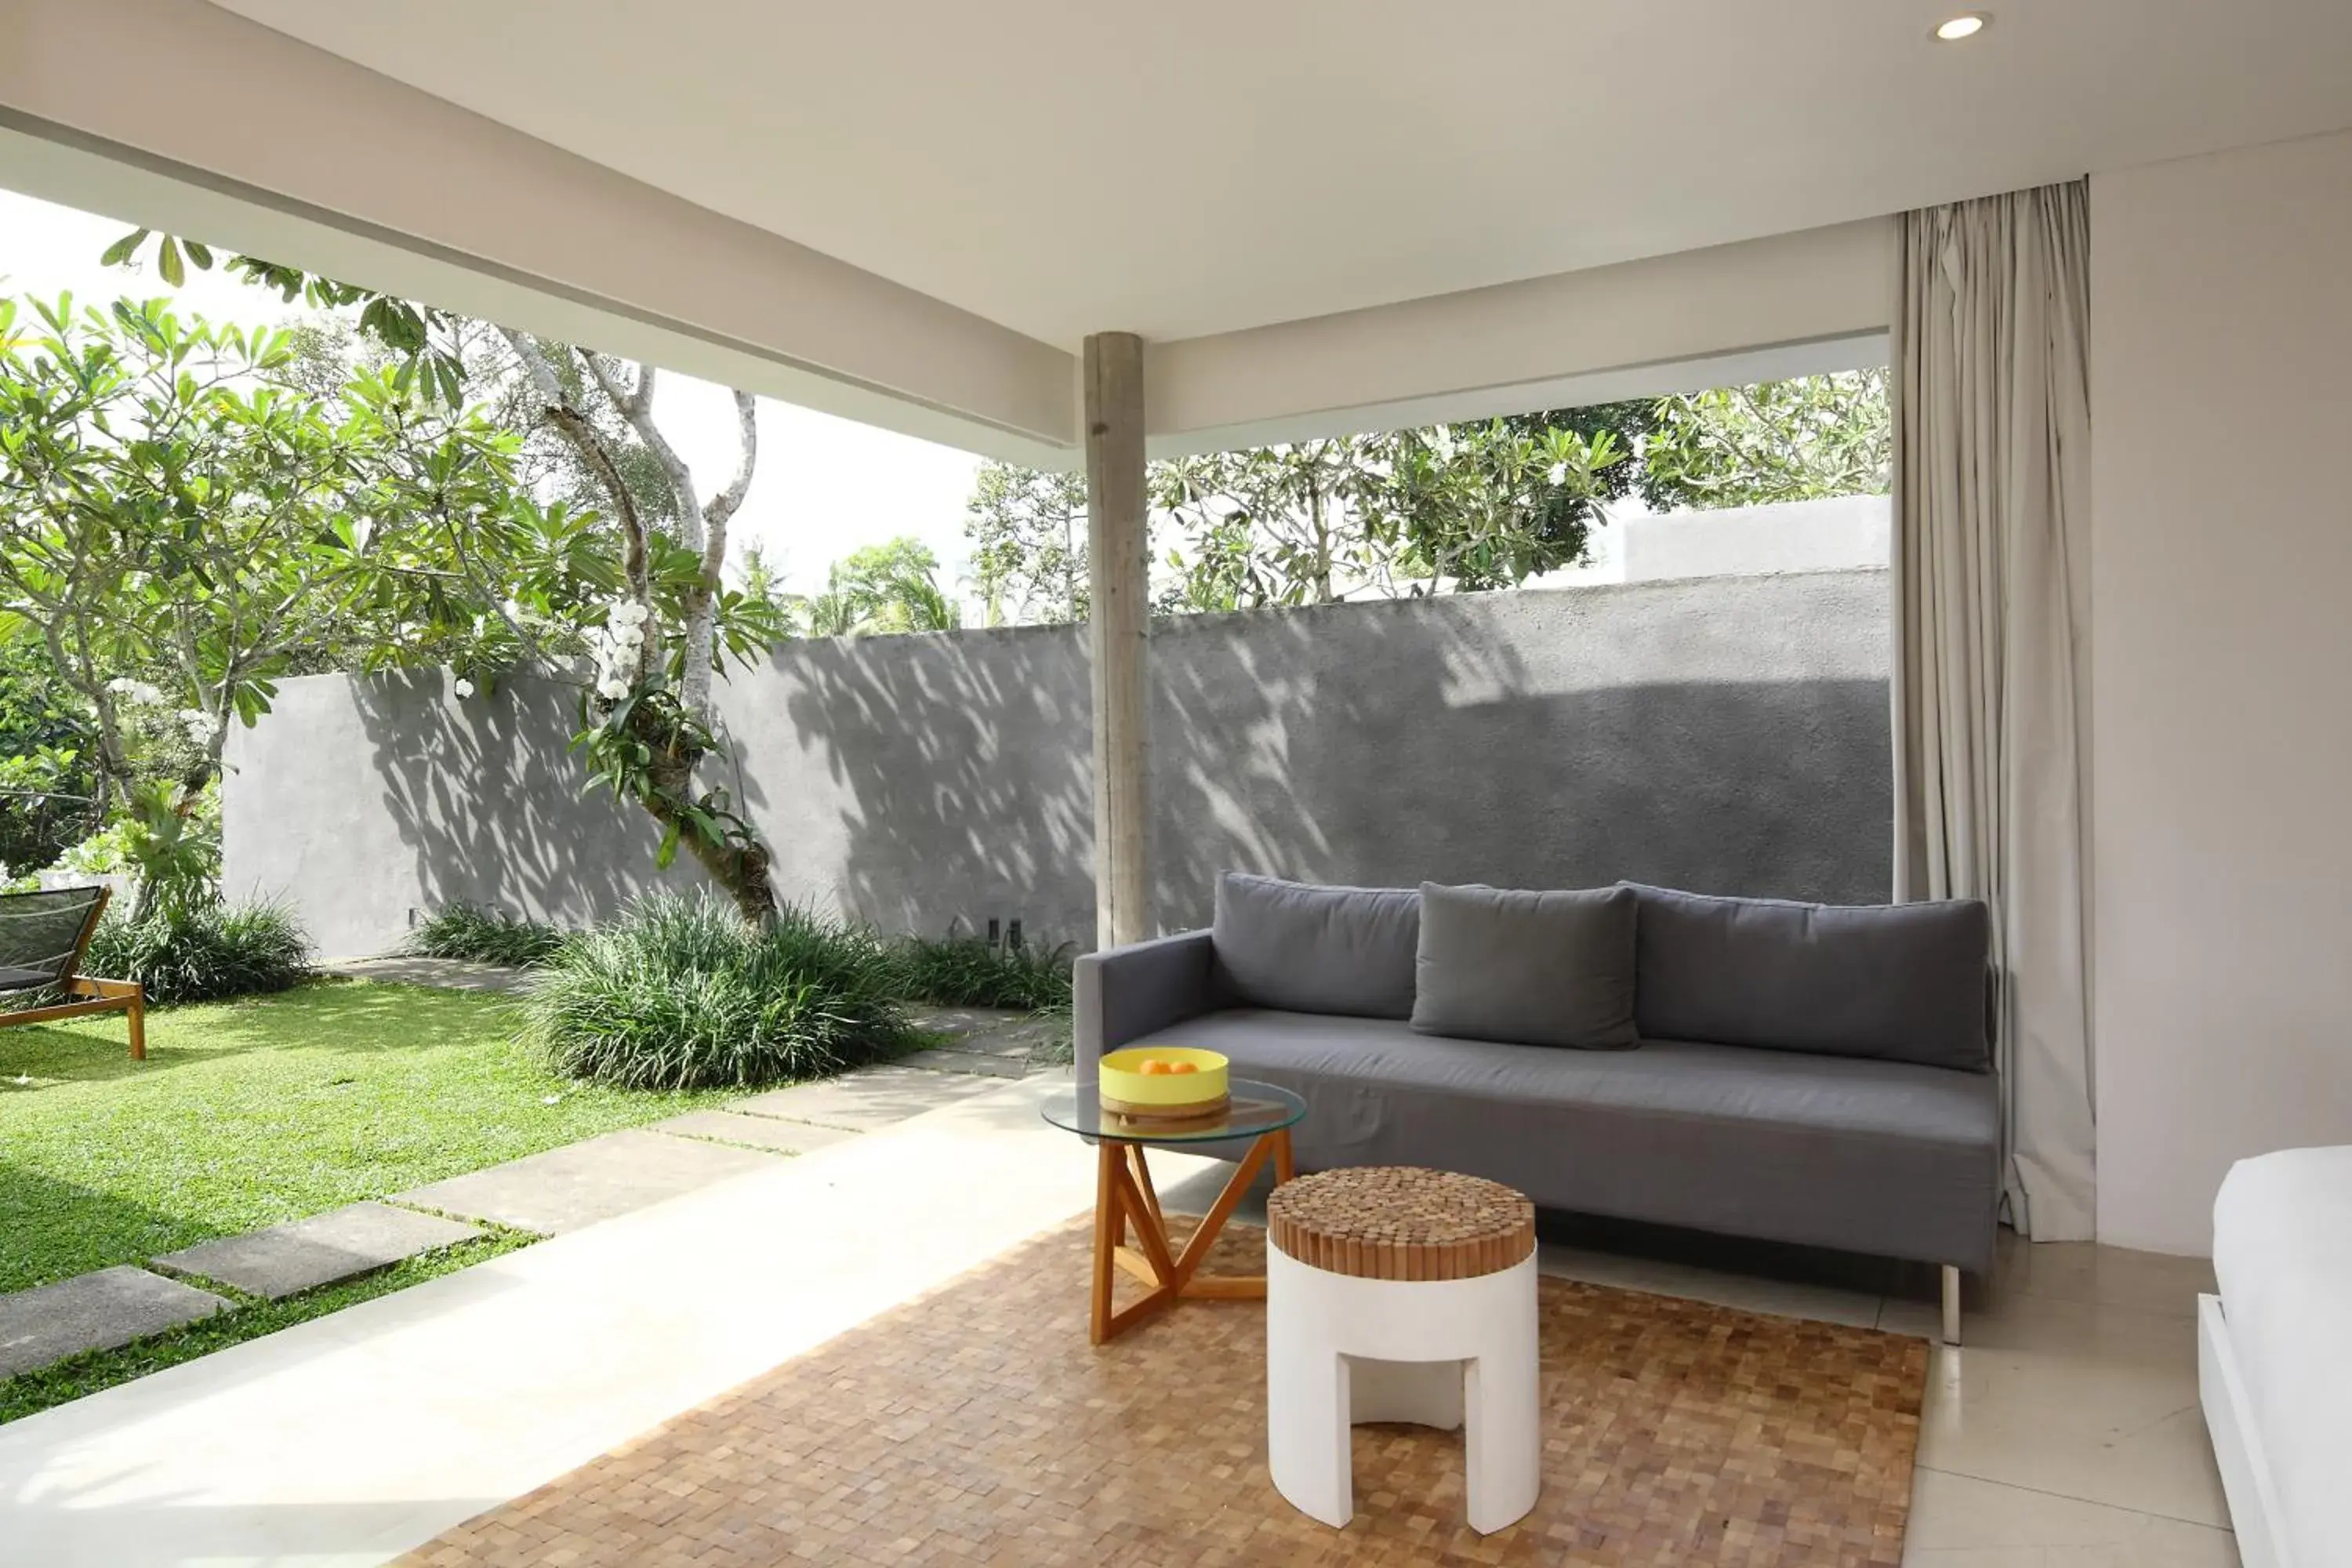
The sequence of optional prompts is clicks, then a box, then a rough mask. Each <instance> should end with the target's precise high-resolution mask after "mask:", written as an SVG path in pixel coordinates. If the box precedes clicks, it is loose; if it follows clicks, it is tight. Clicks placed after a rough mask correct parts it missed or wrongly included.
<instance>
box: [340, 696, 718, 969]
mask: <svg viewBox="0 0 2352 1568" xmlns="http://www.w3.org/2000/svg"><path fill="white" fill-rule="evenodd" d="M351 700H352V706H353V709H354V710H355V711H356V713H357V716H358V719H359V724H360V729H361V731H362V734H363V735H364V736H365V737H366V741H367V744H368V747H369V754H370V760H371V762H372V763H373V774H374V778H375V781H376V784H377V787H378V788H379V790H380V791H381V798H382V806H383V812H384V814H385V816H387V817H388V818H389V819H390V821H391V822H392V824H393V825H394V828H395V830H396V832H397V834H398V837H399V839H400V842H401V844H402V845H403V846H404V848H405V849H406V851H407V853H408V856H409V858H410V861H411V864H412V866H413V868H414V882H413V887H414V889H415V900H416V905H417V907H420V908H424V909H427V910H431V909H438V908H443V907H446V906H447V905H449V904H453V903H459V902H465V903H473V904H478V905H482V906H485V907H488V908H493V909H499V910H507V911H509V912H510V913H516V914H524V915H529V916H530V917H532V918H534V919H539V920H545V921H553V922H555V923H556V924H558V925H562V926H566V927H578V926H584V925H587V924H590V923H592V922H593V921H597V920H601V919H603V918H604V917H606V916H609V915H611V914H612V913H613V912H614V910H618V909H619V908H620V907H621V906H622V905H623V904H625V903H626V902H627V901H628V900H630V899H631V898H633V897H635V895H636V894H638V893H640V892H643V891H645V890H646V889H649V888H652V887H656V886H660V885H664V884H667V885H673V886H677V887H688V888H690V887H693V886H696V885H698V882H699V881H700V880H701V878H700V876H699V874H698V873H697V872H695V871H693V870H692V869H691V868H690V867H689V866H688V865H687V864H685V863H684V862H685V857H684V856H680V862H681V864H679V865H677V866H674V867H673V868H671V870H670V871H669V872H668V873H667V874H665V873H663V872H662V871H660V870H659V869H658V868H656V865H655V863H654V851H655V848H656V845H657V843H658V841H659V834H658V831H657V830H656V828H655V827H654V826H653V825H652V823H651V821H650V819H648V818H646V817H645V816H641V815H640V814H639V813H637V811H636V810H635V808H634V807H632V806H629V805H624V804H621V803H617V802H615V801H614V800H613V799H612V797H611V796H610V795H608V794H604V793H602V792H598V793H594V794H590V795H584V796H583V794H582V788H583V785H584V784H586V783H587V773H586V770H585V769H584V767H583V765H582V763H581V762H580V760H579V759H578V758H577V757H575V756H573V755H572V753H571V751H570V739H571V735H572V729H573V726H574V722H575V719H576V709H575V706H574V703H575V698H574V695H573V689H572V687H571V686H570V685H568V684H566V683H563V682H561V681H557V680H552V679H546V678H544V677H535V676H529V675H515V676H509V677H507V678H505V679H501V680H500V681H499V689H498V690H497V692H496V693H495V694H492V695H487V696H481V697H477V698H474V699H470V700H465V701H458V700H455V699H454V698H452V697H451V696H450V695H449V694H448V692H447V689H446V677H445V676H444V674H443V673H442V672H440V671H436V670H426V671H415V672H404V673H396V674H390V675H384V676H380V677H373V678H369V679H354V680H352V683H351ZM405 912H406V911H405V910H402V911H400V922H399V923H404V921H405Z"/></svg>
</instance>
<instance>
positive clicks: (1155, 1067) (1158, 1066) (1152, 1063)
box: [1135, 1057, 1175, 1078]
mask: <svg viewBox="0 0 2352 1568" xmlns="http://www.w3.org/2000/svg"><path fill="white" fill-rule="evenodd" d="M1135 1070H1136V1071H1138V1072H1139V1073H1141V1074H1142V1075H1143V1076H1144V1077H1146V1078H1159V1077H1160V1076H1162V1075H1163V1074H1166V1073H1170V1072H1173V1071H1174V1070H1175V1068H1171V1067H1170V1066H1169V1065H1168V1063H1167V1062H1166V1061H1165V1060H1163V1059H1162V1058H1159V1057H1146V1058H1143V1065H1142V1066H1141V1067H1139V1068H1136V1069H1135Z"/></svg>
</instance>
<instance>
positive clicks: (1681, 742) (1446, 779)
mask: <svg viewBox="0 0 2352 1568" xmlns="http://www.w3.org/2000/svg"><path fill="white" fill-rule="evenodd" d="M1884 594H1885V576H1884V574H1881V573H1855V574H1834V575H1825V576H1822V577H1818V578H1812V579H1782V580H1777V581H1759V582H1752V583H1748V584H1727V583H1723V582H1712V583H1706V584H1661V585H1655V586H1643V587H1637V588H1631V589H1611V590H1598V591H1596V590H1584V591H1581V592H1568V593H1556V594H1542V593H1537V594H1517V595H1481V596H1476V597H1473V598H1456V599H1446V600H1423V601H1413V602H1406V603H1402V604H1387V605H1334V606H1326V607H1321V608H1316V609H1308V610H1291V611H1281V612H1262V613H1255V614H1248V615H1240V616H1204V617H1198V618H1188V619H1183V620H1177V621H1167V622H1161V623H1160V624H1159V625H1158V626H1156V627H1155V629H1154V637H1153V646H1152V656H1151V657H1152V667H1151V668H1152V676H1151V679H1152V690H1153V709H1152V779H1151V789H1152V816H1153V819H1154V854H1155V857H1156V859H1155V873H1156V895H1157V899H1158V915H1159V919H1160V924H1161V925H1162V926H1163V927H1164V928H1166V929H1171V930H1174V929H1180V928H1182V927H1185V926H1189V925H1195V924H1199V923H1202V922H1203V921H1206V919H1207V917H1208V913H1209V909H1210V902H1211V894H1212V890H1213V886H1214V881H1215V877H1216V873H1217V872H1218V871H1220V870H1222V869H1225V868H1245V869H1255V870H1262V871H1267V872H1273V873H1276V874H1281V875H1287V876H1295V877H1301V878H1307V879H1314V880H1320V881H1332V882H1348V881H1354V882H1364V883H1372V884H1381V885H1389V884H1410V883H1412V882H1416V881H1419V880H1420V879H1423V878H1427V879H1432V880H1451V881H1466V880H1479V879H1483V880H1490V881H1494V882H1496V883H1499V884H1503V885H1508V886H1539V887H1540V886H1591V885H1594V884H1599V883H1606V882H1609V881H1612V880H1615V879H1618V878H1621V877H1623V878H1633V879H1643V880H1654V881H1659V882H1665V883H1671V884H1674V885H1676V886H1681V887H1688V888H1695V889H1705V890H1709V891H1721V892H1738V893H1755V894H1766V895H1773V896H1780V897H1789V898H1801V899H1821V900H1834V901H1856V902H1863V901H1873V900H1883V899H1884V898H1885V897H1886V896H1887V889H1888V885H1889V881H1890V874H1891V872H1890V848H1889V833H1888V829H1887V823H1888V822H1889V820H1890V816H1889V814H1890V811H1891V799H1892V795H1891V783H1890V777H1889V766H1888V752H1887V745H1888V730H1887V714H1886V684H1885V625H1886V623H1885V603H1884ZM1082 637H1083V632H1082V629H1081V628H1076V627H1055V628H1039V629H1030V630H1021V631H998V632H988V633H965V634H960V635H955V636H935V637H894V638H873V639H866V640H865V641H861V642H856V643H819V644H807V645H800V646H796V647H793V648H790V649H787V650H785V651H784V653H783V654H782V656H780V658H779V660H778V664H777V669H776V673H777V675H778V677H779V678H780V679H782V680H783V682H784V683H785V686H786V688H787V690H788V695H787V696H786V698H785V700H784V706H785V710H786V711H787V712H788V713H789V715H790V716H791V719H792V721H793V722H792V724H791V725H790V726H789V729H790V731H792V733H791V734H790V735H789V736H778V735H776V734H774V733H772V729H773V728H774V727H772V726H763V725H761V724H759V723H757V722H756V721H753V720H752V719H751V716H749V715H744V714H741V713H740V710H738V717H739V722H738V724H737V726H736V728H737V729H738V730H739V731H742V732H746V733H757V734H758V735H759V737H760V738H759V739H758V740H757V741H756V742H754V747H755V750H754V752H752V753H747V760H748V761H749V763H750V765H751V771H752V772H753V773H755V774H757V775H758V776H761V777H762V778H767V779H771V780H783V779H788V778H793V777H795V776H799V777H806V776H807V773H808V771H810V770H813V769H814V768H815V767H817V766H822V767H823V769H824V775H825V782H826V784H828V785H829V789H828V791H827V792H826V799H825V800H824V806H823V809H822V811H821V812H817V811H812V812H806V813H803V815H801V816H797V817H795V816H793V815H792V808H791V807H789V806H786V805H783V804H782V802H781V801H780V802H779V805H778V808H777V809H778V813H779V814H780V815H774V816H772V817H771V819H770V820H769V821H768V822H766V823H765V824H763V825H764V826H768V827H769V828H770V831H771V833H772V836H773V838H774V841H775V842H776V843H777V845H778V847H779V851H780V857H779V858H780V868H782V875H783V876H785V877H786V878H787V879H789V878H790V877H791V876H792V875H793V869H792V868H793V867H795V866H796V865H797V866H804V867H806V868H809V869H810V870H811V871H812V872H813V874H814V875H815V876H818V877H822V876H824V874H825V873H824V868H825V867H826V865H827V863H828V861H831V862H832V863H833V864H835V865H837V867H838V871H837V875H836V876H835V879H834V880H833V881H832V883H831V884H830V887H829V888H826V889H822V890H823V891H829V892H832V893H834V894H835V895H837V896H838V898H839V899H840V900H841V902H842V903H843V904H844V905H845V907H846V908H847V909H848V910H851V911H852V912H855V913H856V914H858V915H860V916H862V917H864V918H866V919H868V920H871V921H875V922H876V923H877V924H880V925H882V926H885V927H887V928H892V929H912V930H923V931H941V930H945V929H946V928H947V925H948V923H949V921H950V920H951V919H953V918H956V917H959V916H960V917H961V918H962V919H963V920H966V921H971V923H972V924H973V925H975V926H978V925H981V924H982V923H983V922H984V921H986V920H987V919H988V918H990V917H992V916H995V917H1000V918H1015V917H1017V918H1021V919H1023V920H1024V921H1025V922H1026V924H1027V927H1028V929H1029V930H1030V931H1033V932H1035V933H1037V934H1038V935H1039V936H1040V937H1041V938H1043V939H1045V940H1048V941H1058V940H1064V939H1067V940H1072V941H1076V942H1078V943H1079V944H1080V945H1082V946H1084V945H1089V944H1090V939H1091V935H1092V929H1093V918H1094V917H1093V881H1092V875H1091V854H1092V764H1091V759H1090V754H1089V736H1090V723H1091V720H1090V706H1089V698H1088V691H1087V658H1086V652H1085V647H1084V643H1083V640H1082ZM733 706H734V704H733V703H732V701H731V700H730V708H733ZM780 747H790V748H793V749H794V751H795V752H796V754H795V755H787V754H785V753H784V752H782V751H781V750H779V749H778V748H780ZM795 769H799V770H802V771H801V772H800V773H795ZM780 793H781V792H780ZM828 844H833V845H837V852H836V853H837V859H836V858H835V856H834V855H833V854H829V853H828V850H827V845H828ZM788 890H790V889H788ZM820 890H821V889H818V888H816V887H814V886H812V887H811V888H810V889H808V892H809V893H811V894H814V893H817V892H819V891H820Z"/></svg>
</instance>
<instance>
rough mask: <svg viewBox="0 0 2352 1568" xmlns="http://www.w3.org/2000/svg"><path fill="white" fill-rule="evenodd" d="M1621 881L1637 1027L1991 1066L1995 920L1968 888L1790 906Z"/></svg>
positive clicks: (1678, 1035) (1722, 1041) (1668, 1035)
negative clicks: (1930, 899) (1989, 976)
mask: <svg viewBox="0 0 2352 1568" xmlns="http://www.w3.org/2000/svg"><path fill="white" fill-rule="evenodd" d="M1626 886H1629V887H1631V888H1632V889H1633V894H1634V897H1635V899H1636V900H1638V905H1639V910H1638V914H1637V917H1636V921H1635V937H1634V958H1635V963H1634V1000H1633V1011H1634V1021H1635V1023H1636V1024H1637V1025H1638V1026H1640V1028H1641V1031H1642V1036H1643V1038H1644V1039H1660V1040H1704V1041H1708V1042H1711V1043H1713V1044H1716V1045H1725V1046H1763V1047H1769V1048H1772V1049H1778V1050H1789V1051H1814V1052H1819V1053H1821V1054H1822V1055H1825V1056H1844V1057H1874V1058H1881V1059H1883V1060H1888V1061H1906V1062H1917V1063H1920V1064H1921V1065H1923V1066H1927V1067H1941V1068H1962V1069H1965V1070H1968V1071H1970V1072H1982V1071H1984V1070H1985V1069H1986V1068H1988V1067H1989V1066H1990V1047H1988V1045H1987V1030H1986V1023H1987V1016H1988V1015H1987V1009H1988V1005H1989V1002H1988V998H1987V995H1986V989H1987V988H1986V970H1987V965H1988V964H1989V963H1990V959H1991V952H1992V924H1991V918H1990V913H1989V911H1988V910H1986V908H1985V906H1984V905H1983V904H1982V903H1981V902H1979V901H1978V900H1974V899H1954V900H1944V901H1940V902H1935V903H1918V904H1884V905H1878V904H1873V905H1861V906H1840V905H1834V904H1792V903H1784V902H1781V901H1779V900H1771V899H1720V898H1710V897H1707V896H1706V895H1704V894H1699V893H1678V892H1675V891H1672V890H1670V889H1664V888H1647V887H1643V886H1640V885H1639V884H1632V883H1629V884H1626Z"/></svg>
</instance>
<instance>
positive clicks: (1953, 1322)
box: [1944, 1263, 1960, 1345]
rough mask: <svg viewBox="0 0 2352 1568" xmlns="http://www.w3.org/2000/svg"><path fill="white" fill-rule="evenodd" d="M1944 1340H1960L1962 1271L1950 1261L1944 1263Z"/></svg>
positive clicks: (1951, 1341) (1953, 1341)
mask: <svg viewBox="0 0 2352 1568" xmlns="http://www.w3.org/2000/svg"><path fill="white" fill-rule="evenodd" d="M1944 1342H1945V1343H1946V1344H1948V1345H1956V1344H1958V1343H1959V1342H1960V1271H1959V1269H1958V1268H1957V1267H1956V1266H1954V1265H1952V1264H1949V1263H1947V1264H1945V1265H1944Z"/></svg>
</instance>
